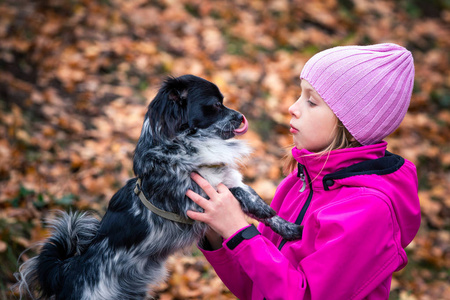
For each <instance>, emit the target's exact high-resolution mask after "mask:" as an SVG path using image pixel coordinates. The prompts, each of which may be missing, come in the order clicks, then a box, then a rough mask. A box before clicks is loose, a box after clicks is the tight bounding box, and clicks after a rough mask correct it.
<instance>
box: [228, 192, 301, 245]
mask: <svg viewBox="0 0 450 300" xmlns="http://www.w3.org/2000/svg"><path fill="white" fill-rule="evenodd" d="M230 191H231V193H232V194H233V195H234V197H235V198H236V199H237V200H238V201H239V202H240V204H241V207H242V210H243V211H244V212H245V213H246V214H247V215H249V216H251V217H253V218H255V219H256V220H258V221H260V222H263V223H264V224H265V225H267V226H269V227H270V228H272V230H273V231H274V232H276V233H278V234H279V235H280V236H282V237H283V238H284V239H286V240H289V241H291V240H297V239H301V238H302V232H303V228H302V226H300V225H297V224H295V223H291V222H288V221H286V220H284V219H282V218H281V217H280V216H277V215H276V212H275V211H274V210H273V209H272V208H271V207H270V206H269V205H268V204H267V203H266V202H264V200H263V199H262V198H261V197H260V196H259V195H258V194H257V193H256V192H255V191H254V190H253V189H252V188H251V187H249V186H247V185H243V186H240V187H233V188H230Z"/></svg>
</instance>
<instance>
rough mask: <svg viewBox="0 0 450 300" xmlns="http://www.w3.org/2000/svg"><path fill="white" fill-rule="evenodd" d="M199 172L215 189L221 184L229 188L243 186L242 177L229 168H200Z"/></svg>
mask: <svg viewBox="0 0 450 300" xmlns="http://www.w3.org/2000/svg"><path fill="white" fill-rule="evenodd" d="M197 172H198V173H199V174H200V175H201V176H202V177H203V178H205V179H206V180H207V181H208V182H209V183H210V184H211V185H212V186H213V187H217V186H218V185H219V183H223V184H224V185H226V186H227V187H228V188H232V187H237V186H241V185H242V175H241V174H240V173H239V171H237V170H236V169H233V168H231V167H229V166H205V167H199V168H198V170H197Z"/></svg>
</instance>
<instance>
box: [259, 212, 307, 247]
mask: <svg viewBox="0 0 450 300" xmlns="http://www.w3.org/2000/svg"><path fill="white" fill-rule="evenodd" d="M263 223H264V224H266V225H267V226H269V227H270V228H272V230H273V231H274V232H276V233H278V234H279V235H280V236H281V237H282V238H283V239H285V240H288V241H293V240H300V239H301V238H302V235H303V226H302V225H297V224H295V223H291V222H288V221H286V220H285V219H282V218H281V217H280V216H274V217H273V218H270V219H267V220H264V221H263Z"/></svg>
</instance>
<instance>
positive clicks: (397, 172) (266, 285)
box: [186, 44, 420, 300]
mask: <svg viewBox="0 0 450 300" xmlns="http://www.w3.org/2000/svg"><path fill="white" fill-rule="evenodd" d="M300 78H301V87H302V92H301V96H300V98H299V99H298V100H297V102H295V103H294V104H293V105H292V106H291V107H290V108H289V113H290V115H291V123H290V125H291V130H290V131H291V133H292V135H293V139H294V144H295V147H294V148H293V149H292V161H291V163H290V165H291V167H293V168H295V170H293V171H292V172H291V173H290V174H289V175H288V176H287V177H286V178H285V179H284V180H283V181H282V182H281V184H280V185H279V187H278V188H277V191H276V193H275V196H274V199H273V201H272V204H271V206H272V207H273V209H274V210H275V211H277V212H278V214H279V215H280V216H281V217H282V218H284V219H286V220H289V221H291V222H296V223H297V224H301V225H302V226H303V237H302V239H301V240H296V241H285V240H282V238H281V237H280V236H278V235H277V234H275V233H274V232H273V231H272V230H271V229H270V228H268V227H266V226H264V225H263V224H259V226H258V229H256V228H255V227H254V226H253V225H251V226H249V224H248V223H247V221H246V219H245V217H244V214H243V213H242V211H241V209H240V207H239V204H238V202H237V200H236V199H235V198H234V197H233V196H232V195H231V193H230V192H229V190H228V189H227V188H226V187H225V186H224V185H222V184H220V185H219V186H217V187H212V186H211V185H209V184H208V182H206V181H205V180H204V179H203V178H201V177H200V176H199V175H197V174H193V175H192V178H193V179H194V180H195V181H196V182H197V183H198V184H199V185H200V186H201V187H202V188H203V190H204V191H205V192H206V194H207V195H208V196H209V198H210V200H209V201H208V200H206V199H205V198H203V197H201V196H200V195H198V194H196V193H194V192H192V191H188V192H187V194H186V195H187V196H188V197H189V198H191V199H192V200H193V201H194V202H195V203H197V204H198V205H200V206H201V207H202V208H203V209H204V212H203V213H200V212H194V211H189V212H188V215H189V217H190V218H192V219H194V220H198V221H201V222H205V223H207V224H208V225H209V226H210V227H211V230H210V231H209V232H208V233H207V234H206V238H205V240H204V241H203V242H202V243H200V249H201V250H202V252H203V253H204V255H205V257H206V258H207V259H208V261H209V262H210V263H211V265H212V266H213V267H214V268H215V270H216V272H217V274H218V275H219V276H220V277H221V279H222V280H223V282H224V283H225V284H226V285H227V286H228V288H229V289H230V290H231V291H232V292H233V293H234V294H235V295H236V296H237V297H238V298H239V299H242V300H243V299H264V298H265V299H270V300H272V299H321V300H323V299H388V298H389V291H390V284H391V277H392V273H393V272H395V271H398V270H400V269H402V268H403V267H404V266H405V265H406V263H407V257H406V253H405V251H404V248H405V247H406V246H407V245H408V244H409V243H410V242H411V240H412V239H413V238H414V236H415V234H416V233H417V231H418V228H419V225H420V207H419V199H418V195H417V183H418V182H417V174H416V169H415V167H414V165H413V164H412V163H411V162H409V161H407V160H405V159H403V158H402V157H400V156H397V155H394V154H392V153H390V152H388V151H386V147H387V143H386V142H384V141H383V139H384V138H385V137H386V136H387V135H389V134H390V133H392V132H393V131H394V130H395V129H396V128H397V127H398V126H399V124H400V122H401V121H402V119H403V117H404V116H405V114H406V111H407V108H408V106H409V102H410V98H411V92H412V87H413V81H414V64H413V58H412V55H411V53H410V52H409V51H407V50H406V49H405V48H403V47H400V46H398V45H395V44H378V45H371V46H344V47H335V48H331V49H328V50H325V51H323V52H320V53H318V54H316V55H314V56H313V57H312V58H311V59H310V60H309V61H308V62H307V63H306V65H305V67H304V69H303V70H302V72H301V75H300ZM291 170H292V168H291Z"/></svg>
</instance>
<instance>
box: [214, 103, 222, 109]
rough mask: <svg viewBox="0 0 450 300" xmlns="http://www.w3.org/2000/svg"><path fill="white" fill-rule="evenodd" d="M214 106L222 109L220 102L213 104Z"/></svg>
mask: <svg viewBox="0 0 450 300" xmlns="http://www.w3.org/2000/svg"><path fill="white" fill-rule="evenodd" d="M214 106H215V107H216V108H221V107H222V103H221V102H216V103H215V104H214Z"/></svg>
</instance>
